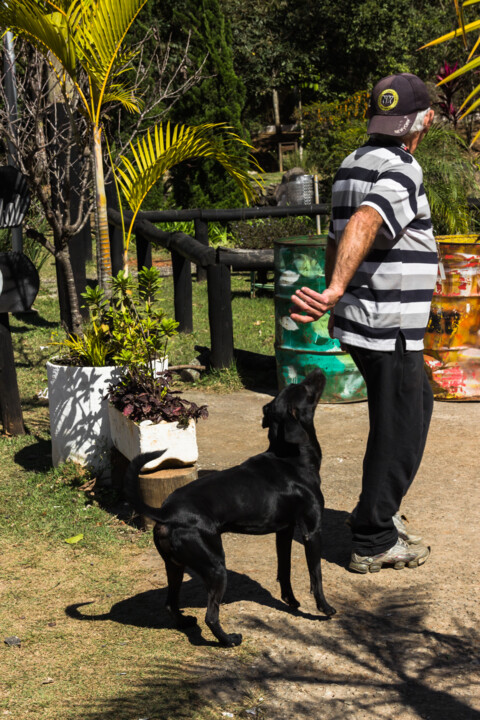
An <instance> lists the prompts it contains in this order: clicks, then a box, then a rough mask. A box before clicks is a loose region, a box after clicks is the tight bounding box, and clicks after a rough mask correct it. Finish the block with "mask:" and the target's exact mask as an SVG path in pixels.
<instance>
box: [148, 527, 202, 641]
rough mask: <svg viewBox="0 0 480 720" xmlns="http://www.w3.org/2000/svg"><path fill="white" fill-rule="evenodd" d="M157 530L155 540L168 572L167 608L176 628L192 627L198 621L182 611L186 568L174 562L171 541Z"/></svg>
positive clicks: (154, 535)
mask: <svg viewBox="0 0 480 720" xmlns="http://www.w3.org/2000/svg"><path fill="white" fill-rule="evenodd" d="M157 528H158V526H156V527H155V529H154V533H153V539H154V542H155V546H156V548H157V550H158V552H159V553H160V555H161V557H162V559H163V562H164V563H165V570H166V572H167V582H168V590H167V599H166V601H165V608H166V610H167V612H168V614H169V615H170V617H171V618H172V620H173V622H174V623H175V625H176V627H178V628H187V627H192V626H193V625H196V624H197V619H196V618H195V617H193V616H191V615H183V614H182V613H181V611H180V602H179V601H180V588H181V586H182V581H183V575H184V572H185V567H184V566H183V565H179V564H178V563H176V562H174V561H173V560H172V558H171V554H170V553H171V548H170V541H169V540H168V539H165V538H163V537H162V536H161V534H160V532H159V531H158V529H157Z"/></svg>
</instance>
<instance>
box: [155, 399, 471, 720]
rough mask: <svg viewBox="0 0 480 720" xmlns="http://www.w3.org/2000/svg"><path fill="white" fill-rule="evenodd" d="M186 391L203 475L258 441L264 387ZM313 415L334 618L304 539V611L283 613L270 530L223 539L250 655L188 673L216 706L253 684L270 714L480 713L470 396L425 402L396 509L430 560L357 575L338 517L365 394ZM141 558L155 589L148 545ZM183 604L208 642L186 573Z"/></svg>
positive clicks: (261, 441)
mask: <svg viewBox="0 0 480 720" xmlns="http://www.w3.org/2000/svg"><path fill="white" fill-rule="evenodd" d="M189 399H192V400H195V401H197V402H206V403H207V404H208V406H209V411H210V417H209V419H208V420H207V421H206V422H203V421H201V422H199V423H198V426H197V430H198V442H199V451H200V461H199V471H200V472H201V473H204V472H206V471H212V470H220V469H222V468H225V467H228V466H231V465H234V464H237V463H239V462H241V461H242V460H244V459H245V458H246V457H248V456H249V455H252V454H254V453H256V452H261V451H262V450H264V449H265V447H266V444H267V437H266V431H265V430H262V428H261V417H262V406H263V404H264V403H266V402H268V401H269V399H270V396H268V395H264V394H261V393H253V392H247V391H245V392H241V393H236V394H233V395H232V394H230V395H212V394H208V395H206V394H202V393H199V392H197V393H194V392H193V393H192V392H189ZM315 424H316V429H317V435H318V438H319V441H320V444H321V446H322V450H323V463H322V471H321V476H322V489H323V492H324V496H325V500H326V512H325V535H324V537H325V549H324V557H325V560H324V565H323V570H324V588H325V594H326V596H327V599H328V600H329V602H330V603H331V604H332V605H334V607H336V609H337V615H336V616H335V617H334V618H333V619H331V620H326V619H325V618H324V617H323V616H322V615H320V614H318V613H317V610H316V607H315V604H314V601H313V599H312V597H311V596H310V594H309V582H308V576H307V570H306V563H305V558H304V554H303V547H302V545H301V542H299V541H296V542H295V543H294V549H293V578H292V585H293V588H294V592H295V594H296V596H297V599H298V600H299V601H300V603H301V607H300V609H299V610H298V611H297V612H291V611H290V610H289V609H288V608H287V607H286V606H285V605H284V604H283V603H282V602H281V601H280V600H279V592H278V586H277V583H276V580H275V539H274V536H273V535H270V536H263V537H246V536H238V535H236V536H235V535H227V536H225V537H224V546H225V552H226V559H227V568H228V570H229V580H228V589H227V594H226V596H225V602H224V604H223V606H222V609H221V618H222V621H223V625H224V627H225V629H226V630H227V632H233V631H234V632H241V633H242V634H243V637H244V641H245V644H246V645H247V646H249V647H250V648H254V649H255V650H256V651H257V653H258V655H257V657H256V659H255V661H254V662H253V663H252V664H249V663H247V664H246V663H245V661H244V660H242V659H241V656H240V652H239V650H238V649H231V650H225V649H218V655H216V654H215V653H213V652H210V653H209V654H208V656H206V657H205V662H204V664H203V665H202V666H201V668H197V669H196V670H195V671H194V672H195V673H196V674H197V677H196V678H194V680H195V682H196V684H197V686H198V687H199V689H200V692H201V693H203V694H204V695H205V699H206V700H207V699H208V700H213V701H214V702H217V701H218V703H219V704H221V705H224V706H225V705H226V704H230V703H234V702H235V699H236V698H239V697H240V696H245V694H250V696H251V698H252V701H251V709H250V710H248V715H247V716H251V717H255V716H256V717H265V718H270V719H272V720H290V719H292V720H293V719H297V718H298V719H300V718H315V719H317V718H318V720H320V719H321V720H336V719H337V718H338V719H340V718H342V719H344V718H355V720H357V719H358V720H361V719H363V718H365V720H372V719H373V720H375V719H377V718H398V720H412V719H413V718H422V719H425V720H467V719H468V720H473V719H474V718H480V656H479V639H480V637H479V618H480V612H479V609H478V590H479V569H480V566H479V562H478V556H479V544H478V527H479V522H478V521H479V519H480V509H479V508H480V502H479V501H480V491H479V485H480V483H479V481H480V472H479V459H480V450H479V442H478V440H479V426H480V404H479V403H453V402H450V403H440V402H436V403H435V410H434V415H433V420H432V426H431V431H430V435H429V439H428V443H427V448H426V452H425V456H424V460H423V464H422V466H421V468H420V471H419V474H418V476H417V479H416V481H415V483H414V484H413V486H412V488H411V490H410V493H409V495H408V496H407V498H406V499H405V505H404V507H403V508H402V511H403V512H404V513H405V514H406V515H407V517H408V519H409V521H410V524H411V527H412V528H415V529H416V530H419V531H421V533H422V534H423V536H424V538H425V540H426V542H427V544H429V545H430V546H431V556H430V558H429V560H428V562H427V563H426V565H424V566H423V567H421V568H418V569H416V570H408V569H405V570H403V571H395V570H390V569H385V570H382V571H381V572H380V573H378V574H373V575H367V576H363V575H358V574H355V573H351V572H349V571H348V570H347V568H346V566H347V563H348V560H349V553H350V547H349V543H350V533H349V530H348V528H347V527H346V526H345V524H344V520H345V518H346V517H347V514H348V513H349V512H350V511H351V509H352V508H353V507H354V505H355V503H356V500H357V497H358V493H359V487H360V473H361V463H362V456H363V449H364V445H365V441H366V436H367V432H368V417H367V406H366V403H356V404H348V405H320V406H319V407H318V410H317V413H316V418H315ZM143 562H144V563H145V565H146V566H151V568H152V574H153V576H154V577H155V580H156V582H157V583H158V586H160V587H162V586H165V576H164V569H163V565H162V564H161V563H160V560H159V558H158V555H157V554H156V551H155V550H154V549H153V548H152V549H151V550H148V551H146V552H145V555H144V557H143ZM182 601H183V605H184V607H185V608H186V612H187V614H188V609H189V608H190V609H192V610H193V613H194V614H196V615H197V617H198V619H199V627H198V629H197V630H195V631H192V632H191V634H190V635H189V639H190V642H191V643H192V644H193V645H197V646H198V645H202V644H203V645H209V646H212V645H214V644H215V643H214V642H212V640H213V638H212V636H211V634H210V632H209V630H208V628H207V627H206V626H205V624H204V620H203V616H204V607H205V602H206V594H205V591H204V590H203V588H202V585H201V583H200V581H199V580H198V579H197V578H195V577H192V578H186V579H185V582H184V586H183V594H182ZM165 621H166V622H168V621H167V620H165ZM192 672H193V671H192ZM223 715H224V716H226V717H228V713H223Z"/></svg>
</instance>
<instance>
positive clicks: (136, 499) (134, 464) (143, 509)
mask: <svg viewBox="0 0 480 720" xmlns="http://www.w3.org/2000/svg"><path fill="white" fill-rule="evenodd" d="M164 452H165V450H157V451H155V452H149V453H142V454H141V455H137V457H135V458H133V460H132V461H131V463H130V465H129V466H128V468H127V472H126V473H125V482H124V492H125V497H126V499H127V500H128V502H129V503H130V504H131V505H132V506H133V508H134V510H135V511H136V512H137V513H138V514H139V515H146V516H147V517H149V518H151V519H152V520H157V521H158V520H160V517H159V512H160V508H154V507H150V505H147V504H146V503H145V502H144V501H143V499H142V498H141V496H140V493H139V491H138V475H139V473H140V470H141V469H142V468H143V466H144V465H146V464H147V463H148V462H150V461H151V460H156V459H157V458H159V457H161V456H162V455H163V453H164Z"/></svg>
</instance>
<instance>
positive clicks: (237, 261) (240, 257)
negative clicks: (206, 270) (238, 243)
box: [218, 248, 274, 270]
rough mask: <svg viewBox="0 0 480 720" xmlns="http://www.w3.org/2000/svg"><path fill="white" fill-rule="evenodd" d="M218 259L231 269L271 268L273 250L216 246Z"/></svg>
mask: <svg viewBox="0 0 480 720" xmlns="http://www.w3.org/2000/svg"><path fill="white" fill-rule="evenodd" d="M218 261H219V262H221V263H223V264H224V265H230V267H231V268H232V269H233V270H273V268H274V259H273V250H272V249H269V248H266V249H261V250H253V249H252V250H250V249H245V250H243V249H240V248H238V249H234V248H218Z"/></svg>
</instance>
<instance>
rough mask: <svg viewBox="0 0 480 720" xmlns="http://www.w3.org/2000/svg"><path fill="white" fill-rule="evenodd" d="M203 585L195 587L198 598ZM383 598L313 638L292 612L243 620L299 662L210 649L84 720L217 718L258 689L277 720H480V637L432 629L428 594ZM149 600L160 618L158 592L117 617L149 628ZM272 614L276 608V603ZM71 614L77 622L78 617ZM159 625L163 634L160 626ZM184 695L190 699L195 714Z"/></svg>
mask: <svg viewBox="0 0 480 720" xmlns="http://www.w3.org/2000/svg"><path fill="white" fill-rule="evenodd" d="M234 581H238V583H239V587H243V590H244V593H243V596H244V597H245V590H248V587H249V585H248V579H245V578H243V577H239V578H234ZM196 582H197V581H196V580H192V581H190V583H191V584H190V583H189V584H190V587H189V590H188V591H189V592H192V594H195V583H196ZM232 589H233V588H232ZM255 592H261V593H262V598H263V600H264V601H265V602H268V603H271V602H272V601H271V598H270V596H269V594H268V593H265V591H264V590H263V589H261V590H259V589H258V588H255ZM374 593H376V597H375V598H374V599H375V600H376V607H375V610H374V611H365V610H363V609H362V608H361V606H360V605H358V604H356V605H355V606H354V607H350V606H349V607H345V608H343V611H342V612H341V613H340V614H339V615H338V616H336V618H335V619H334V620H332V621H330V622H326V623H315V624H312V626H311V627H310V628H309V630H305V631H304V630H300V629H299V627H298V626H295V627H294V625H293V623H292V620H291V619H290V618H289V617H288V616H286V615H285V613H282V614H281V615H279V616H278V617H277V618H274V620H273V621H272V622H271V623H269V624H268V626H267V625H265V624H264V622H263V620H262V619H261V618H260V617H258V616H257V615H249V616H244V617H243V623H244V624H245V625H248V626H249V627H250V628H251V630H252V631H254V630H256V631H259V630H261V631H262V632H263V633H266V634H267V639H268V634H270V636H271V643H272V644H271V647H273V643H274V642H278V640H279V637H283V638H285V640H286V641H288V642H289V643H295V644H296V645H297V646H298V648H300V653H299V654H296V655H295V656H294V657H293V658H290V657H289V656H288V655H285V654H284V653H279V654H278V655H275V653H274V652H272V651H270V650H269V649H267V650H263V652H262V653H261V654H259V655H257V656H256V657H254V658H253V659H251V660H250V661H249V663H246V662H245V661H242V659H241V658H240V657H239V655H238V652H237V651H235V650H229V651H226V650H219V651H218V655H217V654H216V653H215V652H213V653H212V651H210V653H209V654H208V655H205V653H204V654H203V656H202V657H201V658H199V659H197V660H195V659H193V658H191V659H190V660H189V662H188V664H184V665H182V666H179V665H178V663H177V662H175V661H172V662H171V663H170V662H168V663H163V664H158V665H157V666H156V667H152V668H151V673H150V677H147V678H145V679H144V680H142V683H141V684H139V685H138V686H137V687H135V688H130V689H129V690H127V691H126V692H125V693H124V694H123V695H122V696H121V697H116V698H111V699H109V700H107V701H105V699H102V701H101V702H99V703H98V705H95V704H92V706H91V707H89V708H84V709H82V710H81V712H80V711H79V714H78V718H80V717H81V718H82V720H123V718H125V719H126V718H131V717H149V716H150V717H159V718H160V717H161V718H165V719H167V718H168V719H170V718H172V720H173V718H181V717H193V716H194V714H195V711H196V712H197V713H201V712H202V709H204V710H205V712H206V711H207V709H209V708H216V709H217V712H218V708H219V705H220V707H222V705H223V707H226V705H225V698H228V699H229V701H230V707H233V706H234V705H235V702H239V701H240V700H241V699H243V701H244V700H245V698H248V697H249V696H250V697H253V691H255V697H257V698H259V697H260V694H261V693H264V694H265V696H266V697H268V698H270V699H267V700H265V701H264V702H262V703H260V701H259V700H258V701H257V704H258V703H260V705H259V706H257V708H256V709H255V713H252V714H256V715H257V716H258V717H264V718H271V719H272V720H281V719H284V718H287V717H288V718H295V719H297V718H302V719H303V718H305V719H306V718H315V719H317V718H318V719H320V718H322V720H344V718H347V717H348V718H355V719H356V718H368V720H377V719H378V720H383V719H384V718H386V717H394V716H401V717H402V718H403V717H408V718H420V719H422V720H479V718H480V713H479V712H478V711H476V710H474V709H473V708H472V706H471V705H470V700H471V698H474V697H475V694H476V692H478V685H479V679H478V658H477V653H478V643H479V640H480V636H479V634H478V631H475V630H472V628H468V627H465V626H462V627H461V626H457V628H456V631H455V634H454V635H453V634H448V633H438V632H433V631H430V630H428V629H427V628H426V627H425V624H424V622H423V620H424V617H425V615H426V614H427V610H428V599H427V594H426V593H425V595H424V597H416V598H415V600H412V599H411V597H410V595H409V594H408V593H406V592H405V591H397V592H394V593H391V592H390V593H386V592H385V591H384V590H383V591H382V590H381V589H379V590H377V591H374ZM236 599H237V600H238V599H241V598H239V597H238V596H237V597H236ZM140 600H141V603H142V604H145V602H146V601H148V603H150V604H151V607H150V610H149V613H150V614H153V613H154V607H153V604H155V605H156V600H155V601H154V595H153V593H152V592H150V593H144V594H142V595H141V596H138V597H137V598H133V599H131V600H129V601H126V603H127V604H122V603H119V604H117V605H116V606H114V607H113V608H112V611H111V613H110V615H111V617H110V618H109V619H115V617H116V618H118V621H122V620H121V619H122V618H130V621H132V618H136V620H137V622H138V621H140V622H143V623H145V622H148V621H146V620H145V619H144V620H143V621H141V620H140V618H141V616H143V618H145V608H144V611H143V612H142V613H140V608H139V607H138V603H139V601H140ZM228 601H230V600H228ZM129 603H131V604H130V606H129V605H128V604H129ZM197 606H198V605H197ZM271 606H272V607H277V603H276V602H274V603H273V604H271ZM76 607H78V606H76ZM69 612H70V613H71V616H72V617H75V613H76V612H77V610H76V609H75V608H74V609H71V610H70V611H69ZM102 619H103V618H102ZM105 619H107V618H105ZM152 622H154V625H153V627H159V624H158V621H153V620H152ZM143 626H145V625H144V624H143ZM303 627H304V628H305V625H304V626H303ZM208 644H211V643H208ZM262 644H263V643H262ZM266 647H267V648H269V645H268V643H267V644H266ZM302 648H303V652H302V651H301V649H302ZM336 660H338V662H336ZM340 661H341V662H340ZM337 668H342V669H341V670H340V669H337ZM298 686H302V687H303V688H304V689H305V692H303V693H302V694H297V695H296V696H295V699H294V700H292V699H291V696H290V699H289V695H288V692H289V688H291V687H298ZM185 687H188V689H189V691H190V696H189V701H188V702H189V706H188V715H187V714H185V710H186V708H185V706H184V701H185ZM284 693H285V697H283V694H284ZM272 698H273V699H272ZM227 707H228V705H227ZM195 716H196V717H201V716H202V715H200V714H198V715H195ZM208 716H209V717H210V715H208Z"/></svg>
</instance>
